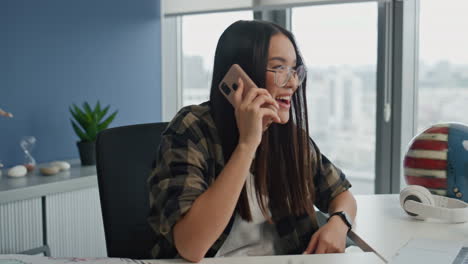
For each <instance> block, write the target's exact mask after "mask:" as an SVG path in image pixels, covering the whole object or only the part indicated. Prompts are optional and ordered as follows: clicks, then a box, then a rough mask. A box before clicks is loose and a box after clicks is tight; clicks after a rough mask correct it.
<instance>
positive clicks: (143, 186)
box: [96, 123, 168, 259]
mask: <svg viewBox="0 0 468 264" xmlns="http://www.w3.org/2000/svg"><path fill="white" fill-rule="evenodd" d="M167 124H168V123H152V124H141V125H132V126H123V127H116V128H110V129H106V130H104V131H102V132H100V133H99V134H98V136H97V141H96V166H97V176H98V185H99V195H100V200H101V208H102V217H103V221H104V233H105V237H106V246H107V255H108V256H109V257H123V258H132V259H148V258H151V255H150V251H151V248H152V247H153V246H154V244H155V241H156V239H155V235H154V232H153V230H152V229H151V227H150V226H149V224H148V222H147V216H148V213H149V210H150V207H149V190H148V186H147V179H148V176H149V175H150V173H151V171H152V169H153V167H154V166H155V164H154V162H155V160H156V155H157V149H158V146H159V143H160V141H161V134H162V132H163V131H164V129H165V128H166V126H167Z"/></svg>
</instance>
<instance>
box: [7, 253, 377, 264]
mask: <svg viewBox="0 0 468 264" xmlns="http://www.w3.org/2000/svg"><path fill="white" fill-rule="evenodd" d="M2 259H3V260H5V259H9V260H16V261H22V262H9V263H14V264H20V263H25V262H26V263H32V264H45V263H47V264H70V263H72V262H79V263H81V264H91V263H93V264H104V263H105V264H129V263H139V264H178V263H189V262H187V261H185V260H182V259H158V260H130V259H118V258H107V259H82V258H80V259H75V260H79V261H73V259H67V258H60V259H53V258H52V259H49V258H47V257H41V256H27V255H0V260H2ZM0 263H1V262H0ZM200 263H201V264H246V263H247V264H248V263H255V264H307V263H311V264H312V263H328V264H342V263H346V264H354V263H356V264H357V263H359V264H379V263H384V262H382V260H381V259H380V258H379V257H377V255H375V254H374V253H349V254H324V255H291V256H267V257H236V258H205V259H203V260H202V261H201V262H200Z"/></svg>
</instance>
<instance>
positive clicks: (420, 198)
mask: <svg viewBox="0 0 468 264" xmlns="http://www.w3.org/2000/svg"><path fill="white" fill-rule="evenodd" d="M407 201H415V202H419V203H422V204H425V205H430V206H435V202H434V198H433V197H432V194H431V193H430V192H429V190H427V189H426V188H424V187H422V186H418V185H409V186H408V187H406V188H404V189H403V190H402V191H401V192H400V205H401V208H403V210H404V211H405V212H406V213H407V214H408V215H410V216H413V217H415V218H417V219H420V220H424V219H426V217H425V216H422V215H418V214H416V213H414V212H412V211H410V210H409V209H408V208H407V206H406V205H405V203H406V202H407Z"/></svg>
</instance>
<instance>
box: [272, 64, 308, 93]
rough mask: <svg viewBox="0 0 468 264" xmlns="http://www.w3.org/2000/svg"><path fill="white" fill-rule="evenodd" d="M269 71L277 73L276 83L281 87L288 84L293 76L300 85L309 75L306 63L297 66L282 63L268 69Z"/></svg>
mask: <svg viewBox="0 0 468 264" xmlns="http://www.w3.org/2000/svg"><path fill="white" fill-rule="evenodd" d="M267 71H269V72H274V73H275V84H276V85H278V87H280V88H283V87H284V86H286V84H287V83H288V82H289V80H290V79H291V77H293V76H294V78H295V79H296V81H297V86H300V85H301V84H302V82H303V81H304V79H305V77H306V75H307V69H306V67H305V66H304V65H299V66H297V67H290V66H285V65H281V66H278V67H275V68H274V69H267Z"/></svg>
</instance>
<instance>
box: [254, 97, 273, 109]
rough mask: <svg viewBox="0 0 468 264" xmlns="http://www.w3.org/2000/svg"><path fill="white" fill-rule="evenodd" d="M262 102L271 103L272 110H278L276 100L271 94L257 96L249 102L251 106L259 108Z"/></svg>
mask: <svg viewBox="0 0 468 264" xmlns="http://www.w3.org/2000/svg"><path fill="white" fill-rule="evenodd" d="M264 104H268V105H272V106H273V108H272V110H275V111H278V110H279V104H278V102H276V101H275V100H274V99H273V98H272V97H271V96H266V95H259V96H257V97H256V98H255V99H254V100H253V102H252V103H251V106H253V107H256V108H260V107H262V106H263V105H264Z"/></svg>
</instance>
